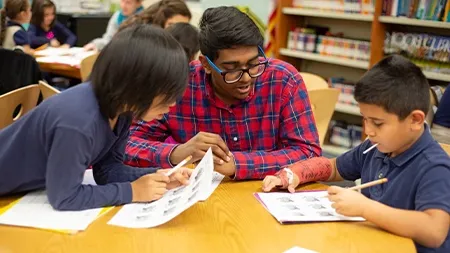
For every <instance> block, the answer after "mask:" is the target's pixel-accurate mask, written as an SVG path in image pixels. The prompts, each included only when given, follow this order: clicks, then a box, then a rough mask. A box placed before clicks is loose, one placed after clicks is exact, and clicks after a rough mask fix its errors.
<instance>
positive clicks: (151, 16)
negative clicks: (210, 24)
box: [121, 0, 192, 29]
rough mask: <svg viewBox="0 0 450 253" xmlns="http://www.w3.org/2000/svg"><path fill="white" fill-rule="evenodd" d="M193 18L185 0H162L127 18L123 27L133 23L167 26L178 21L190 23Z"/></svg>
mask: <svg viewBox="0 0 450 253" xmlns="http://www.w3.org/2000/svg"><path fill="white" fill-rule="evenodd" d="M191 18H192V15H191V12H190V11H189V8H188V7H187V5H186V3H185V2H184V1H182V0H161V1H159V2H156V3H154V4H152V5H150V6H149V7H148V8H147V9H145V10H144V11H143V12H141V13H139V14H137V15H134V16H132V17H130V18H129V19H127V21H125V22H124V23H123V25H122V26H121V29H123V28H125V27H127V26H130V25H133V24H153V25H157V26H159V27H162V28H167V27H169V26H171V25H173V24H176V23H189V21H190V20H191Z"/></svg>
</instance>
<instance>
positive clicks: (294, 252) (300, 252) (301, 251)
mask: <svg viewBox="0 0 450 253" xmlns="http://www.w3.org/2000/svg"><path fill="white" fill-rule="evenodd" d="M284 253H318V252H317V251H312V250H309V249H305V248H300V247H297V246H295V247H293V248H290V249H288V250H286V251H285V252H284Z"/></svg>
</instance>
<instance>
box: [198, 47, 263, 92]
mask: <svg viewBox="0 0 450 253" xmlns="http://www.w3.org/2000/svg"><path fill="white" fill-rule="evenodd" d="M258 51H259V52H260V53H261V54H262V56H263V57H264V61H262V62H260V63H258V64H256V65H254V67H256V66H259V65H264V70H263V72H261V74H259V75H257V76H252V75H251V74H250V72H249V71H250V68H246V69H238V70H232V71H222V70H221V69H219V67H217V66H216V64H214V62H212V61H211V60H210V59H209V57H208V56H206V55H205V58H206V60H207V61H208V63H209V65H211V67H212V68H213V69H214V70H215V71H217V72H218V73H219V74H220V75H222V78H223V81H224V82H225V83H227V84H233V83H237V82H239V81H240V80H241V78H242V76H244V73H247V74H248V75H249V76H250V77H251V78H257V77H259V76H261V75H262V74H264V72H265V71H266V68H267V64H268V63H269V60H268V59H267V57H266V54H265V53H264V50H263V49H262V48H261V46H258ZM238 71H241V73H242V74H241V76H240V77H239V78H238V79H237V80H236V81H234V82H228V81H227V80H225V75H226V74H228V73H232V72H238Z"/></svg>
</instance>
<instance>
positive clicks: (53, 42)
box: [50, 39, 61, 47]
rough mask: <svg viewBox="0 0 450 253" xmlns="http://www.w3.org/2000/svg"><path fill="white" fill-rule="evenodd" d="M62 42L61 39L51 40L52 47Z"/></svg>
mask: <svg viewBox="0 0 450 253" xmlns="http://www.w3.org/2000/svg"><path fill="white" fill-rule="evenodd" d="M60 45H61V44H59V41H58V40H57V39H52V40H51V41H50V46H52V47H59V46H60Z"/></svg>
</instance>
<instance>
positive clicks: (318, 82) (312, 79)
mask: <svg viewBox="0 0 450 253" xmlns="http://www.w3.org/2000/svg"><path fill="white" fill-rule="evenodd" d="M300 75H301V76H302V79H303V82H305V86H306V89H307V90H308V91H310V90H317V89H327V88H328V83H327V81H325V79H323V78H322V77H320V76H318V75H315V74H311V73H306V72H300Z"/></svg>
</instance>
